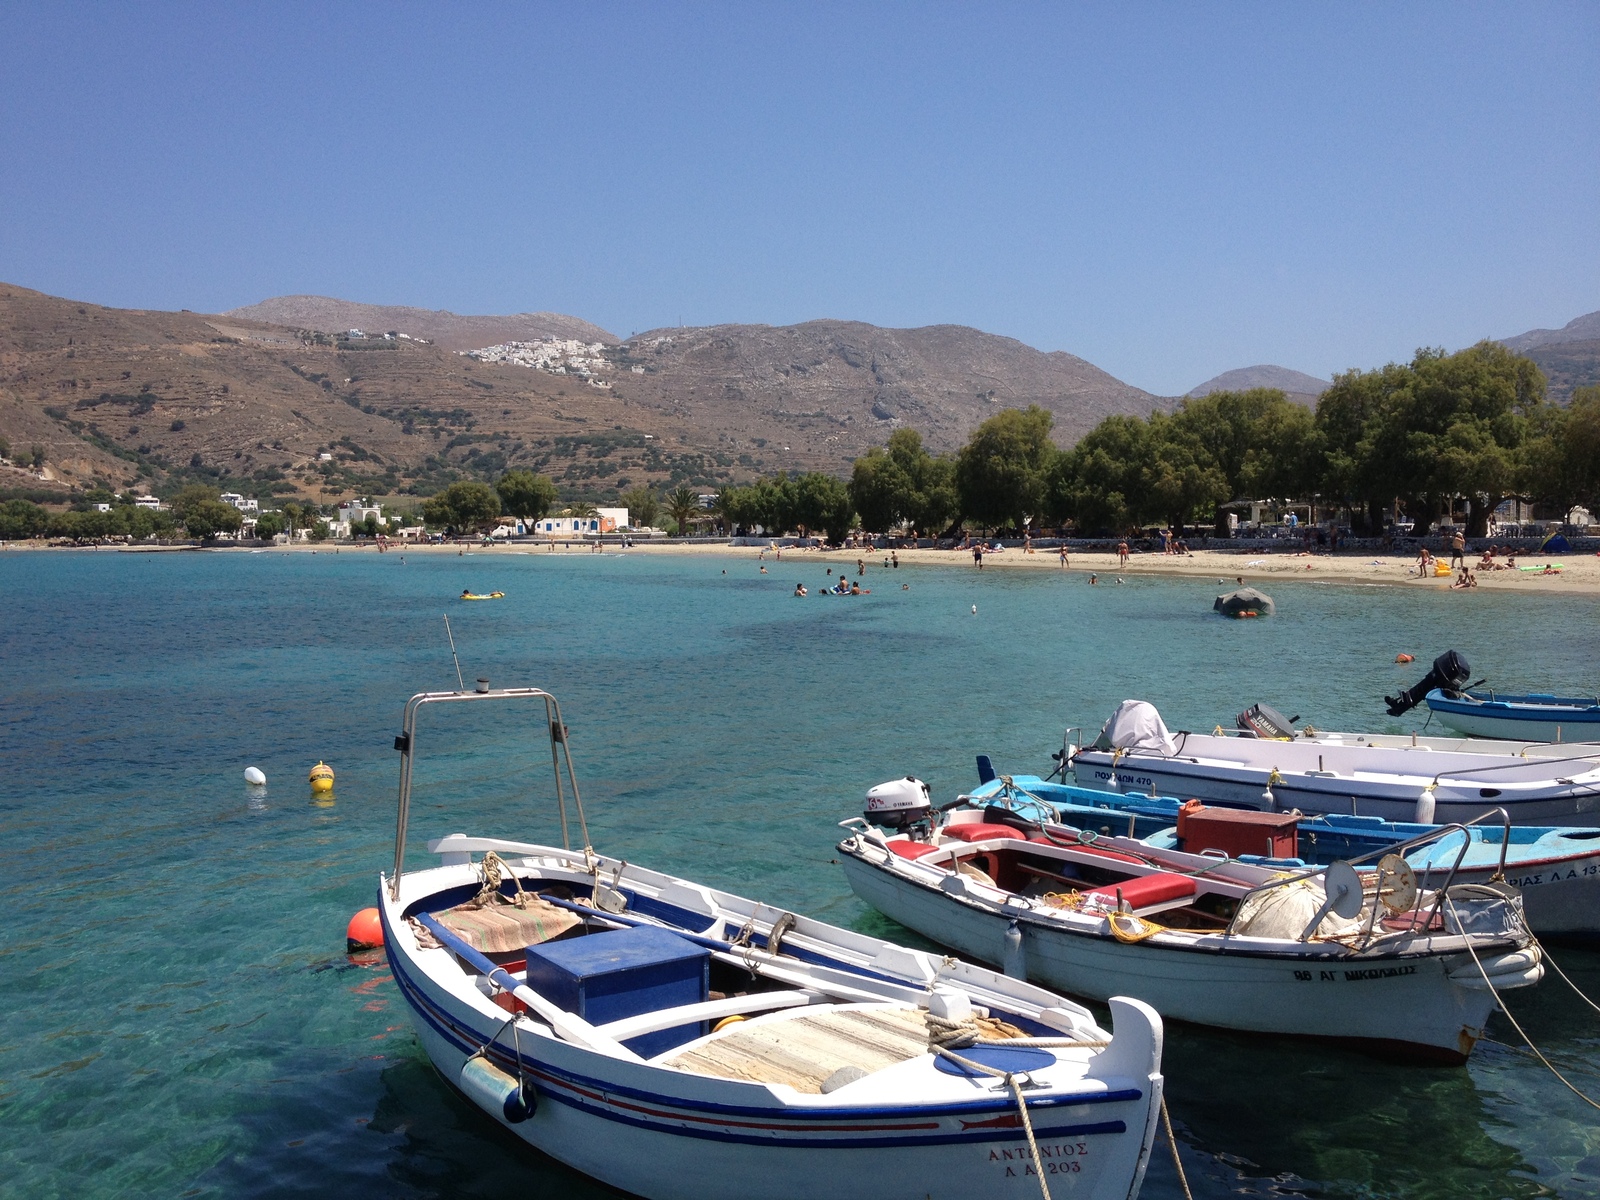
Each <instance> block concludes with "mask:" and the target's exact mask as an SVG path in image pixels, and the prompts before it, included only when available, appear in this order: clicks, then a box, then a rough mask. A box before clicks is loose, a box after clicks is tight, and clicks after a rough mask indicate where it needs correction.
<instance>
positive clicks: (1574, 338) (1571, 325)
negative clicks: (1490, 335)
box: [1500, 312, 1600, 354]
mask: <svg viewBox="0 0 1600 1200" xmlns="http://www.w3.org/2000/svg"><path fill="white" fill-rule="evenodd" d="M1593 341H1600V312H1592V313H1586V314H1584V315H1583V316H1581V317H1574V318H1573V319H1572V320H1570V321H1568V322H1567V323H1566V324H1565V325H1563V326H1562V327H1561V328H1560V329H1530V330H1528V332H1527V333H1519V334H1518V335H1517V336H1516V337H1509V338H1501V339H1500V344H1501V345H1502V346H1504V347H1505V348H1506V349H1508V350H1515V351H1517V352H1518V353H1519V354H1526V353H1527V352H1528V351H1529V350H1532V349H1534V348H1535V347H1536V346H1559V345H1562V344H1563V343H1566V342H1593Z"/></svg>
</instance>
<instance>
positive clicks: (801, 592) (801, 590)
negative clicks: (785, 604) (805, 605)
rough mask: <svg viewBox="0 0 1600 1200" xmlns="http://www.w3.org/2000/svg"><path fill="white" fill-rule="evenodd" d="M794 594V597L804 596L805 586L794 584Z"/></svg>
mask: <svg viewBox="0 0 1600 1200" xmlns="http://www.w3.org/2000/svg"><path fill="white" fill-rule="evenodd" d="M794 594H795V595H796V596H804V595H805V594H806V585H805V584H803V583H797V584H795V585H794Z"/></svg>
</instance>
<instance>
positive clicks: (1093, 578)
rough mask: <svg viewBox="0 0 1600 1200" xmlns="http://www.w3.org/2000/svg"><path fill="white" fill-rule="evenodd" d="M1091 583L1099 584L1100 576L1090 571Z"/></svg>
mask: <svg viewBox="0 0 1600 1200" xmlns="http://www.w3.org/2000/svg"><path fill="white" fill-rule="evenodd" d="M1089 582H1090V583H1099V582H1100V576H1098V575H1096V574H1095V573H1094V572H1093V571H1090V572H1089Z"/></svg>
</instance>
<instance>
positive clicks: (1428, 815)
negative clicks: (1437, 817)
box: [1411, 779, 1439, 825]
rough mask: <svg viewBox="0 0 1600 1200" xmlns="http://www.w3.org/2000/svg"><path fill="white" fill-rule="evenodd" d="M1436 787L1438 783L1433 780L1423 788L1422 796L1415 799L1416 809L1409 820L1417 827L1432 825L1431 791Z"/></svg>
mask: <svg viewBox="0 0 1600 1200" xmlns="http://www.w3.org/2000/svg"><path fill="white" fill-rule="evenodd" d="M1438 786H1439V781H1438V780H1437V779H1435V780H1434V781H1433V782H1432V783H1430V784H1429V785H1428V786H1427V787H1425V788H1423V789H1422V794H1421V795H1420V796H1418V797H1417V807H1416V808H1415V809H1414V810H1413V811H1412V814H1411V819H1412V820H1413V821H1414V822H1416V823H1417V824H1418V825H1432V824H1433V807H1434V805H1433V789H1434V788H1436V787H1438Z"/></svg>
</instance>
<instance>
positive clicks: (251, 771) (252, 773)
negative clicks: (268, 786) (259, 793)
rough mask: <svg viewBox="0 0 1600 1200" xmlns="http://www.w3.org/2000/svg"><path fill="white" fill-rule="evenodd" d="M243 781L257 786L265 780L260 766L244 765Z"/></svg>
mask: <svg viewBox="0 0 1600 1200" xmlns="http://www.w3.org/2000/svg"><path fill="white" fill-rule="evenodd" d="M244 781H245V782H246V783H253V784H256V785H257V786H258V787H259V786H260V785H262V784H264V783H266V782H267V777H266V775H265V774H263V773H262V770H261V768H260V767H246V768H245V769H244Z"/></svg>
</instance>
